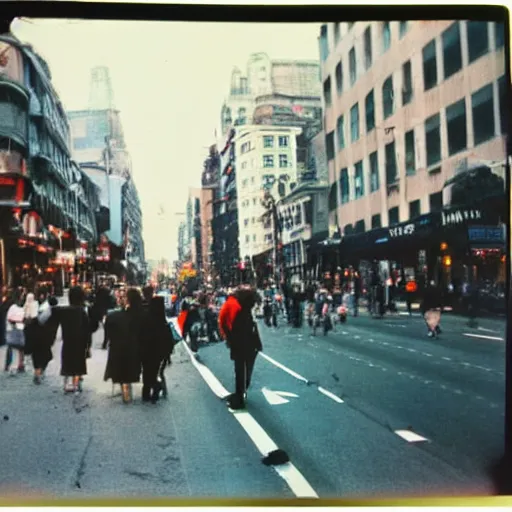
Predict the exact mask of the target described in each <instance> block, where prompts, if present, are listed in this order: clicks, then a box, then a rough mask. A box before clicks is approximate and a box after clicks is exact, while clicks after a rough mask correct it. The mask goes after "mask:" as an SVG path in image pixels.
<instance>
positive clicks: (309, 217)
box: [304, 200, 313, 226]
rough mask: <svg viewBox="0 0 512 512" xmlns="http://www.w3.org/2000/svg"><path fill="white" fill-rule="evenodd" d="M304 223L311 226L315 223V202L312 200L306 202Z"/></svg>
mask: <svg viewBox="0 0 512 512" xmlns="http://www.w3.org/2000/svg"><path fill="white" fill-rule="evenodd" d="M304 224H308V225H310V226H311V224H313V202H312V201H311V200H309V201H306V202H305V203H304Z"/></svg>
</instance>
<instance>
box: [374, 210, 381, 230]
mask: <svg viewBox="0 0 512 512" xmlns="http://www.w3.org/2000/svg"><path fill="white" fill-rule="evenodd" d="M381 227H382V222H381V221H380V213H377V214H376V215H372V229H379V228H381Z"/></svg>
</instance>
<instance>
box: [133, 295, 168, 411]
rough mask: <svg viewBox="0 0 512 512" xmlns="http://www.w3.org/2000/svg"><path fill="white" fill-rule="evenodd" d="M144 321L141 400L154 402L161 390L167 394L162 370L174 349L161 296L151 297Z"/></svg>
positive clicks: (164, 394)
mask: <svg viewBox="0 0 512 512" xmlns="http://www.w3.org/2000/svg"><path fill="white" fill-rule="evenodd" d="M144 321H145V326H144V328H143V337H142V340H141V341H142V345H141V358H142V382H143V387H142V400H143V401H144V402H148V401H151V402H153V403H156V402H157V401H158V398H159V395H160V393H161V392H162V393H163V396H164V397H166V396H167V383H166V381H165V375H164V370H165V367H166V366H167V365H168V364H169V363H170V357H171V354H172V351H173V349H174V338H173V334H172V332H171V329H170V327H169V325H168V323H167V319H166V316H165V301H164V299H163V297H153V298H152V299H151V301H150V303H149V311H148V314H147V315H146V316H145V319H144ZM159 377H160V381H159Z"/></svg>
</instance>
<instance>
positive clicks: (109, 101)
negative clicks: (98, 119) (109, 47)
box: [89, 66, 116, 110]
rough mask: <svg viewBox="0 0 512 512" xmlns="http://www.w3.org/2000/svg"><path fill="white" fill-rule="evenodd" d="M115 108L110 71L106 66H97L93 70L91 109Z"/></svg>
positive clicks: (90, 95)
mask: <svg viewBox="0 0 512 512" xmlns="http://www.w3.org/2000/svg"><path fill="white" fill-rule="evenodd" d="M115 108H116V107H115V103H114V92H113V89H112V82H111V81H110V71H109V69H108V68H107V67H106V66H97V67H95V68H93V69H92V72H91V86H90V89H89V110H115Z"/></svg>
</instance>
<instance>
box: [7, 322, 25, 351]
mask: <svg viewBox="0 0 512 512" xmlns="http://www.w3.org/2000/svg"><path fill="white" fill-rule="evenodd" d="M11 325H12V329H11V330H10V331H7V332H6V333H5V341H6V343H7V345H9V346H10V347H13V348H17V349H20V350H21V349H23V348H25V333H24V331H23V330H22V329H18V328H17V327H16V325H15V324H12V323H11Z"/></svg>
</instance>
